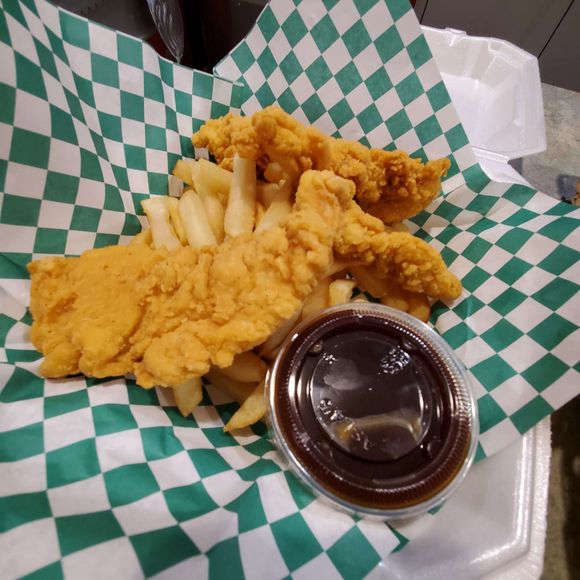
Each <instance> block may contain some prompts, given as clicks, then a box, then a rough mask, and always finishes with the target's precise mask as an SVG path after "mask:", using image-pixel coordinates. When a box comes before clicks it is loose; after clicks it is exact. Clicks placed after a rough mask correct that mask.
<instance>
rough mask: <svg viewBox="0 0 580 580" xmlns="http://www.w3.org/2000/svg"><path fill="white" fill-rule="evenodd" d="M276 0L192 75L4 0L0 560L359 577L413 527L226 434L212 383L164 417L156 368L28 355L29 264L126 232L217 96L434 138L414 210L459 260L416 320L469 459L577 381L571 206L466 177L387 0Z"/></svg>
mask: <svg viewBox="0 0 580 580" xmlns="http://www.w3.org/2000/svg"><path fill="white" fill-rule="evenodd" d="M296 4H298V5H297V6H296V5H295V4H294V3H292V2H290V1H288V0H274V1H273V2H272V3H271V4H270V6H269V7H267V8H266V9H265V10H264V12H263V13H262V15H261V16H260V19H259V20H258V23H257V25H256V27H254V29H253V30H252V32H251V33H250V35H249V36H248V37H247V38H246V40H245V41H243V42H242V43H241V44H240V45H239V46H238V47H237V48H236V49H235V50H234V51H233V52H232V53H231V54H230V55H229V56H228V57H227V58H226V59H225V60H224V61H223V62H222V63H220V65H218V67H217V69H216V74H217V76H215V77H212V76H211V75H207V74H204V73H200V72H196V71H191V70H187V69H185V68H182V67H179V66H176V65H173V64H171V63H169V62H167V61H165V60H163V59H161V58H159V57H158V56H157V55H156V54H155V53H154V52H153V50H152V49H151V48H149V47H148V46H146V45H144V44H142V43H141V42H139V41H136V40H134V39H131V38H129V37H127V36H124V35H122V34H118V33H116V32H113V31H111V30H108V29H106V28H102V27H100V26H97V25H94V24H92V23H89V22H87V21H86V20H84V19H81V18H77V17H75V16H73V15H71V14H69V13H67V12H64V11H61V10H59V9H57V8H55V7H54V6H52V5H50V4H48V3H46V2H45V1H44V0H36V1H34V0H25V1H22V2H17V1H16V0H0V7H1V10H0V63H1V65H0V191H1V192H2V194H1V195H2V197H1V201H0V204H1V205H0V221H1V225H0V278H1V279H0V300H1V310H0V554H1V557H0V576H1V577H2V578H11V577H17V576H23V575H26V574H31V575H32V576H34V575H36V576H37V577H43V578H60V577H63V576H64V577H68V578H75V577H101V576H102V577H107V578H109V577H115V578H138V577H141V576H143V575H145V576H154V575H156V574H161V576H162V577H164V578H170V577H180V576H185V575H193V574H195V575H196V577H203V576H207V575H209V576H212V577H225V576H227V577H231V578H238V577H248V578H254V577H255V578H258V577H259V578H263V577H267V578H276V577H280V578H281V577H286V576H288V575H292V576H294V577H297V578H300V577H312V576H315V575H317V576H320V577H324V578H334V577H341V576H342V577H346V578H360V577H363V576H365V575H367V574H369V573H371V575H374V576H376V577H379V576H380V570H381V568H380V566H379V565H380V563H381V561H384V560H385V559H387V558H388V554H389V553H390V552H392V551H393V550H396V549H399V548H401V547H402V546H404V545H405V543H406V542H408V541H409V538H406V537H404V536H403V535H402V534H401V533H400V532H398V531H397V530H396V528H394V527H389V526H387V525H386V524H384V523H381V522H377V521H368V520H366V519H359V518H356V517H352V516H349V515H346V514H343V513H339V512H337V511H334V510H332V509H331V508H328V507H326V506H325V505H324V504H322V503H321V502H320V501H319V500H317V499H315V498H313V497H312V496H311V495H310V494H309V492H307V491H306V490H305V489H303V488H302V487H301V486H300V485H299V484H298V483H297V482H296V481H295V479H294V478H293V476H292V475H291V474H290V473H289V472H288V471H287V470H286V468H285V466H284V465H283V464H282V463H281V462H280V460H279V458H278V455H277V453H276V451H275V450H274V448H273V446H272V444H271V442H270V441H269V439H268V437H267V433H266V429H265V427H263V426H262V425H258V426H256V427H255V428H254V429H252V430H250V429H248V430H247V431H246V432H244V433H243V434H241V435H238V436H235V437H232V436H230V435H227V434H224V433H223V431H222V426H223V424H224V423H225V422H226V421H227V420H228V418H229V417H230V416H231V415H232V413H233V412H234V410H235V405H233V404H232V403H231V402H229V401H228V400H226V399H224V398H223V396H222V395H220V393H219V392H216V391H215V390H214V389H213V388H212V387H211V385H207V386H206V393H205V398H204V400H203V403H202V404H201V406H200V407H199V408H198V409H196V411H195V412H194V413H193V417H189V418H187V419H184V418H182V417H181V416H180V415H179V413H178V412H177V410H176V407H175V404H174V401H173V400H172V398H171V394H170V393H168V392H166V391H163V390H160V389H157V390H151V391H145V390H143V389H140V388H138V387H137V386H135V385H134V384H132V383H131V382H130V381H127V380H123V379H111V380H107V381H96V380H91V379H84V378H79V377H75V378H71V379H68V380H64V381H44V380H43V379H41V378H40V377H39V375H38V368H39V358H40V356H39V354H38V353H37V352H36V351H35V350H34V349H33V347H32V345H31V344H30V342H29V340H28V331H29V327H30V324H31V319H30V315H29V313H28V311H27V304H28V289H29V283H28V281H27V274H26V270H25V265H26V263H27V262H29V261H30V260H31V259H33V258H38V257H42V256H45V255H51V254H58V255H62V254H67V255H77V254H79V253H81V252H82V251H84V250H86V249H88V248H92V247H99V246H103V245H107V244H114V243H123V242H126V241H128V240H129V239H130V237H131V236H133V235H134V234H136V233H137V232H138V231H140V228H141V223H142V221H143V218H142V217H140V214H141V212H140V201H141V200H142V199H144V198H146V197H147V196H149V195H151V194H165V193H166V191H167V175H168V173H169V171H170V169H171V168H172V166H173V164H174V163H175V161H176V160H177V159H179V158H180V157H181V156H183V155H185V156H190V157H191V156H194V154H195V152H194V150H193V148H192V146H191V141H190V136H191V133H192V132H193V131H195V130H196V129H197V128H198V127H199V126H200V125H201V123H203V121H205V120H206V119H208V118H210V117H216V116H219V115H222V114H224V113H225V112H226V111H228V110H232V109H233V110H239V109H241V110H242V111H243V112H244V113H251V112H253V111H255V110H257V109H259V108H261V107H264V106H266V105H269V104H271V103H274V102H278V103H279V104H280V105H281V106H282V107H283V108H284V109H285V110H287V111H288V112H289V113H292V114H293V115H295V116H296V117H297V118H298V119H300V120H302V121H307V122H310V123H312V124H315V125H316V126H318V127H320V128H321V129H322V130H324V131H325V132H327V133H330V134H334V135H340V136H342V137H347V138H351V139H357V140H361V141H363V142H364V143H366V144H369V145H372V146H375V147H385V146H386V147H387V148H390V149H391V148H395V147H398V148H401V149H405V150H407V151H409V152H411V153H412V154H413V156H417V157H421V158H422V159H428V158H436V157H441V156H448V157H450V159H451V161H452V167H451V171H450V175H449V176H448V178H447V179H446V181H445V183H444V187H443V190H444V194H443V195H442V196H440V197H439V198H438V199H437V200H436V201H435V202H434V203H433V204H432V205H431V206H430V207H429V209H428V210H427V211H425V212H423V213H422V214H421V215H419V216H418V217H416V218H415V219H414V220H413V224H412V225H413V227H414V229H415V232H416V235H418V236H420V237H422V238H423V239H425V240H427V241H428V242H429V243H431V244H432V245H433V246H434V247H435V248H437V249H438V250H439V251H440V252H441V253H442V255H443V257H444V259H445V261H446V262H447V264H448V265H449V266H450V268H451V269H452V270H453V271H454V272H455V273H456V274H457V275H458V276H459V277H460V278H461V279H462V282H463V286H464V292H463V294H462V296H461V298H460V299H459V300H457V301H456V302H455V303H453V304H444V303H437V304H435V305H434V307H433V316H432V319H431V322H432V323H433V325H434V326H435V328H436V329H437V331H438V332H439V333H441V334H442V336H443V337H444V338H445V339H446V340H447V341H448V342H449V343H450V344H451V345H452V347H453V348H455V350H456V351H457V353H458V355H459V357H460V358H461V359H462V360H463V361H464V363H465V364H466V366H467V367H468V369H469V372H470V375H471V378H472V381H473V385H474V388H475V391H476V396H477V399H478V406H479V412H480V418H481V443H480V445H479V449H478V458H482V457H484V456H485V455H486V454H490V453H494V452H495V451H497V450H499V449H501V448H502V447H504V446H505V445H507V444H508V443H510V442H511V441H512V440H514V439H515V438H516V437H517V436H519V435H520V434H521V433H524V432H525V431H526V430H527V429H529V428H530V427H532V426H533V425H534V424H536V423H537V422H538V421H539V420H540V419H542V418H543V417H544V416H546V415H548V414H549V413H550V412H552V411H553V410H554V409H555V408H557V407H559V406H561V405H562V404H564V403H565V402H566V401H567V400H569V399H570V398H572V397H573V396H574V395H576V394H577V393H578V390H579V384H580V382H579V380H578V374H577V371H578V358H577V352H578V329H577V325H578V318H579V311H578V303H577V302H575V295H576V292H577V287H578V286H577V282H578V280H579V279H580V271H579V266H578V262H577V256H578V252H577V251H576V249H575V248H578V247H579V241H580V240H579V237H580V236H579V233H578V230H577V227H576V226H577V223H578V213H574V212H573V211H572V207H571V206H568V205H565V204H562V203H558V202H556V201H555V200H553V199H551V198H549V197H548V196H545V195H543V194H540V193H537V192H536V191H534V190H532V189H530V188H527V187H523V186H520V185H506V184H499V183H494V182H490V180H489V179H487V178H486V177H485V175H484V174H483V173H482V171H481V170H480V168H479V167H478V166H477V165H476V163H475V160H474V157H473V155H472V152H471V149H470V146H469V144H468V142H467V138H466V135H465V132H464V130H463V128H462V127H461V125H460V123H459V121H458V118H457V115H456V113H455V110H454V108H453V105H452V104H451V102H450V99H449V95H448V93H447V91H446V89H445V86H444V85H443V83H442V81H441V77H440V74H439V72H438V70H437V67H436V65H435V64H434V61H433V60H432V58H431V55H430V52H429V49H428V47H427V44H426V41H425V38H424V37H423V36H422V34H421V31H420V27H419V25H418V22H417V20H416V18H415V16H414V13H413V12H412V10H411V9H410V6H409V5H408V3H407V1H406V0H392V1H391V0H388V1H387V2H386V3H385V2H382V1H373V0H367V1H363V0H360V1H357V2H351V1H348V0H343V1H340V2H331V1H326V2H324V3H323V2H318V1H309V2H304V3H302V4H300V3H298V2H297V3H296ZM231 81H242V82H240V83H235V84H234V83H232V82H231ZM574 343H575V346H576V349H574ZM425 517H426V518H434V519H435V520H436V518H437V516H436V515H435V514H431V515H427V516H425ZM435 523H436V522H435Z"/></svg>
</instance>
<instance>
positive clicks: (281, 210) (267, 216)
mask: <svg viewBox="0 0 580 580" xmlns="http://www.w3.org/2000/svg"><path fill="white" fill-rule="evenodd" d="M268 195H272V198H271V199H267V200H265V201H267V202H268V203H267V206H266V207H267V209H266V212H265V213H264V216H263V218H262V219H261V220H260V223H258V224H257V226H256V231H257V232H263V231H265V230H268V229H270V228H273V227H275V226H277V225H278V224H279V223H280V222H281V221H282V220H283V219H284V218H285V217H286V216H287V215H288V214H289V213H290V212H291V211H292V203H291V202H290V198H291V197H292V184H291V183H290V180H289V179H286V180H284V181H282V182H281V183H280V184H279V185H278V186H277V189H276V191H272V192H268Z"/></svg>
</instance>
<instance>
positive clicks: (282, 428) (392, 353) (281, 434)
mask: <svg viewBox="0 0 580 580" xmlns="http://www.w3.org/2000/svg"><path fill="white" fill-rule="evenodd" d="M267 390H268V402H269V418H270V424H271V429H272V433H273V438H274V440H275V442H276V444H277V445H278V448H279V449H280V451H281V452H282V454H283V455H284V457H285V459H286V460H287V462H288V464H289V465H290V467H291V468H292V470H293V471H294V473H295V474H296V475H297V476H298V478H299V479H300V480H301V481H302V482H303V483H305V484H306V485H307V486H308V487H310V489H311V490H312V491H313V492H314V493H315V494H317V495H318V496H320V497H322V498H325V499H327V500H329V501H330V502H332V503H333V504H334V505H335V506H337V507H340V508H342V509H346V510H348V511H350V512H355V513H359V514H363V515H372V516H378V517H381V518H383V519H394V518H406V517H411V516H414V515H417V514H419V513H422V512H424V511H427V510H429V509H432V508H433V507H435V506H437V505H439V504H440V503H442V502H443V501H445V500H446V499H447V498H448V497H449V496H450V495H451V493H453V491H455V489H457V487H458V486H459V485H460V483H461V482H462V481H463V479H464V478H465V475H466V473H467V471H468V469H469V467H470V465H471V464H472V462H473V458H474V455H475V451H476V448H477V433H478V430H479V428H478V418H477V405H476V403H475V400H474V397H473V394H472V391H471V387H470V384H469V379H468V376H467V373H466V370H465V368H464V366H463V365H462V363H461V362H460V361H459V360H458V359H457V357H456V356H455V354H454V353H453V351H452V349H451V348H450V346H449V345H448V344H447V343H446V342H445V341H444V340H443V339H442V338H441V337H440V336H439V335H438V334H437V333H435V332H434V331H433V330H432V329H431V328H429V327H428V326H427V325H426V324H424V323H422V322H420V321H419V320H417V319H415V318H413V317H412V316H410V315H408V314H406V313H403V312H399V311H398V310H394V309H392V308H388V307H386V306H382V305H380V304H372V303H365V302H355V303H350V304H346V305H341V306H336V307H333V308H329V309H327V310H325V311H323V312H321V313H320V314H319V315H317V316H315V317H313V318H311V319H309V320H307V321H305V322H303V323H302V324H301V325H300V326H298V327H297V328H296V330H295V332H293V333H292V335H291V336H290V337H289V338H288V339H287V340H286V341H285V343H284V344H283V346H282V348H281V350H280V352H279V354H278V356H277V358H276V360H275V362H274V364H273V365H272V369H271V370H270V372H269V374H268V377H267Z"/></svg>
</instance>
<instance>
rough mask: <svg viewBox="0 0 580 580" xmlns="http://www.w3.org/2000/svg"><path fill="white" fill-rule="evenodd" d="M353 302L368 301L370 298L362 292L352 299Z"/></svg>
mask: <svg viewBox="0 0 580 580" xmlns="http://www.w3.org/2000/svg"><path fill="white" fill-rule="evenodd" d="M350 301H351V302H368V301H369V299H368V298H367V297H366V296H365V295H364V294H363V293H362V292H361V293H360V294H357V295H356V296H354V297H353V298H351V299H350Z"/></svg>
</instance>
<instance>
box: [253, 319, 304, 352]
mask: <svg viewBox="0 0 580 580" xmlns="http://www.w3.org/2000/svg"><path fill="white" fill-rule="evenodd" d="M301 312H302V308H299V309H298V310H296V312H294V314H292V316H290V318H288V319H286V320H285V321H284V322H282V324H280V326H278V328H277V329H276V330H275V331H274V332H273V333H272V334H271V335H270V337H269V338H268V340H266V342H264V343H263V344H262V346H260V348H259V349H258V354H259V355H260V356H261V357H264V358H267V359H269V360H272V359H273V358H274V357H275V353H276V349H277V348H278V347H279V346H280V345H281V344H282V343H283V342H284V339H285V338H286V337H287V336H288V335H289V334H290V332H291V331H292V329H293V328H294V327H295V326H296V323H297V322H298V320H299V319H300V314H301Z"/></svg>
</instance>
